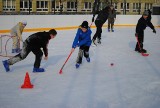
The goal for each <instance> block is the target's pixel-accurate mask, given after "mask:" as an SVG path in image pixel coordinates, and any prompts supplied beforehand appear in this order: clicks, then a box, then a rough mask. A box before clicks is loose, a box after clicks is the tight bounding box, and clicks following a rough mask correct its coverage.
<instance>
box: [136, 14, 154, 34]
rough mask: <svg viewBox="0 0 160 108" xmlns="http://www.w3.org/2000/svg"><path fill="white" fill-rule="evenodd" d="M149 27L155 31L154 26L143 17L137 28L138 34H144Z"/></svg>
mask: <svg viewBox="0 0 160 108" xmlns="http://www.w3.org/2000/svg"><path fill="white" fill-rule="evenodd" d="M147 26H149V27H150V28H151V29H152V30H153V29H154V26H153V24H152V23H151V22H150V21H148V20H147V19H144V18H143V16H142V17H141V18H140V19H139V20H138V23H137V26H136V33H142V32H143V31H144V30H145V29H146V27H147Z"/></svg>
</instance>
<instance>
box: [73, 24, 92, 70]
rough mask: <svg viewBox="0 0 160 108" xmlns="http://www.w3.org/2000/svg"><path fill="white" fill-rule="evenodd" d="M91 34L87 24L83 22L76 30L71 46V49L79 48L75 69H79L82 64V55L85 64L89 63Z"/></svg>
mask: <svg viewBox="0 0 160 108" xmlns="http://www.w3.org/2000/svg"><path fill="white" fill-rule="evenodd" d="M91 33H92V31H91V30H90V28H89V26H88V22H87V21H83V23H82V24H81V25H80V28H79V29H78V30H77V34H76V37H75V39H74V41H73V44H72V49H75V48H76V47H79V53H78V57H77V61H76V62H77V63H76V68H79V66H80V64H81V63H82V58H83V54H84V57H86V60H87V62H90V57H89V48H90V46H91V43H92V41H91Z"/></svg>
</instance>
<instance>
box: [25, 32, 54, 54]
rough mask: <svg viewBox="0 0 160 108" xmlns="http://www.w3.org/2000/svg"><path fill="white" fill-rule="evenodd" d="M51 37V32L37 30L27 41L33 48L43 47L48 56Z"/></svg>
mask: <svg viewBox="0 0 160 108" xmlns="http://www.w3.org/2000/svg"><path fill="white" fill-rule="evenodd" d="M50 39H51V37H50V35H49V32H37V33H34V34H32V35H30V36H29V37H28V38H27V39H26V41H27V42H28V44H29V46H30V48H31V49H40V48H43V52H44V54H45V56H48V43H49V40H50Z"/></svg>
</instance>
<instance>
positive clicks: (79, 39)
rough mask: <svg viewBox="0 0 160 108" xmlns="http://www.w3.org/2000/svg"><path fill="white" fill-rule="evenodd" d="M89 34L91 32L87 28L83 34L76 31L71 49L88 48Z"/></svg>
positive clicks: (89, 43) (89, 42)
mask: <svg viewBox="0 0 160 108" xmlns="http://www.w3.org/2000/svg"><path fill="white" fill-rule="evenodd" d="M91 33H92V31H91V30H90V28H88V30H87V32H83V31H82V30H81V29H80V28H79V29H78V30H77V34H76V37H75V38H74V41H73V44H72V48H76V47H77V46H78V47H80V46H83V45H85V46H90V45H91V43H92V41H91Z"/></svg>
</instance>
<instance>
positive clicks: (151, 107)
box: [0, 27, 160, 108]
mask: <svg viewBox="0 0 160 108" xmlns="http://www.w3.org/2000/svg"><path fill="white" fill-rule="evenodd" d="M94 33H95V29H93V34H94ZM134 33H135V28H134V27H130V28H120V27H118V28H116V29H115V32H114V33H108V32H107V29H106V28H104V29H103V34H102V44H101V45H98V47H91V48H90V57H91V63H87V62H86V60H85V58H84V59H83V63H82V65H81V67H80V68H79V69H76V68H75V61H76V58H77V53H78V49H76V51H75V52H74V53H73V54H72V56H71V58H70V59H69V61H68V63H67V64H66V66H65V67H64V69H63V74H62V75H60V74H59V70H60V68H61V66H62V65H63V63H64V61H65V60H66V58H67V56H68V54H69V53H70V50H71V45H72V41H73V39H74V36H75V34H76V30H68V31H58V35H57V37H56V38H55V39H53V40H51V41H50V44H49V60H48V61H44V60H42V64H41V66H42V67H44V68H45V69H46V72H45V73H32V68H33V63H34V59H35V58H34V55H33V54H32V53H30V54H29V55H28V57H27V58H26V59H25V60H23V61H21V62H19V63H16V64H15V65H13V66H11V67H10V68H11V72H8V73H6V72H5V70H4V68H3V65H2V63H0V69H1V71H0V108H159V107H160V57H159V56H160V50H159V46H160V37H159V35H160V31H159V28H157V34H153V33H152V30H151V29H149V28H147V29H146V30H145V41H144V48H146V49H147V50H148V52H149V54H150V56H148V57H143V56H141V54H138V53H136V52H135V51H134V47H135V44H136V39H135V37H134ZM29 34H31V33H24V34H23V38H24V39H25V38H26V37H27V36H28V35H29ZM93 34H92V36H93ZM11 42H12V41H10V42H9V43H10V45H7V48H8V47H10V46H11ZM5 59H7V58H4V57H0V60H5ZM111 63H113V64H114V65H113V66H111V65H110V64H111ZM26 72H29V74H30V78H31V82H32V84H33V85H34V88H33V89H27V90H24V89H21V88H20V87H21V85H22V84H23V81H24V77H25V73H26Z"/></svg>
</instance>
